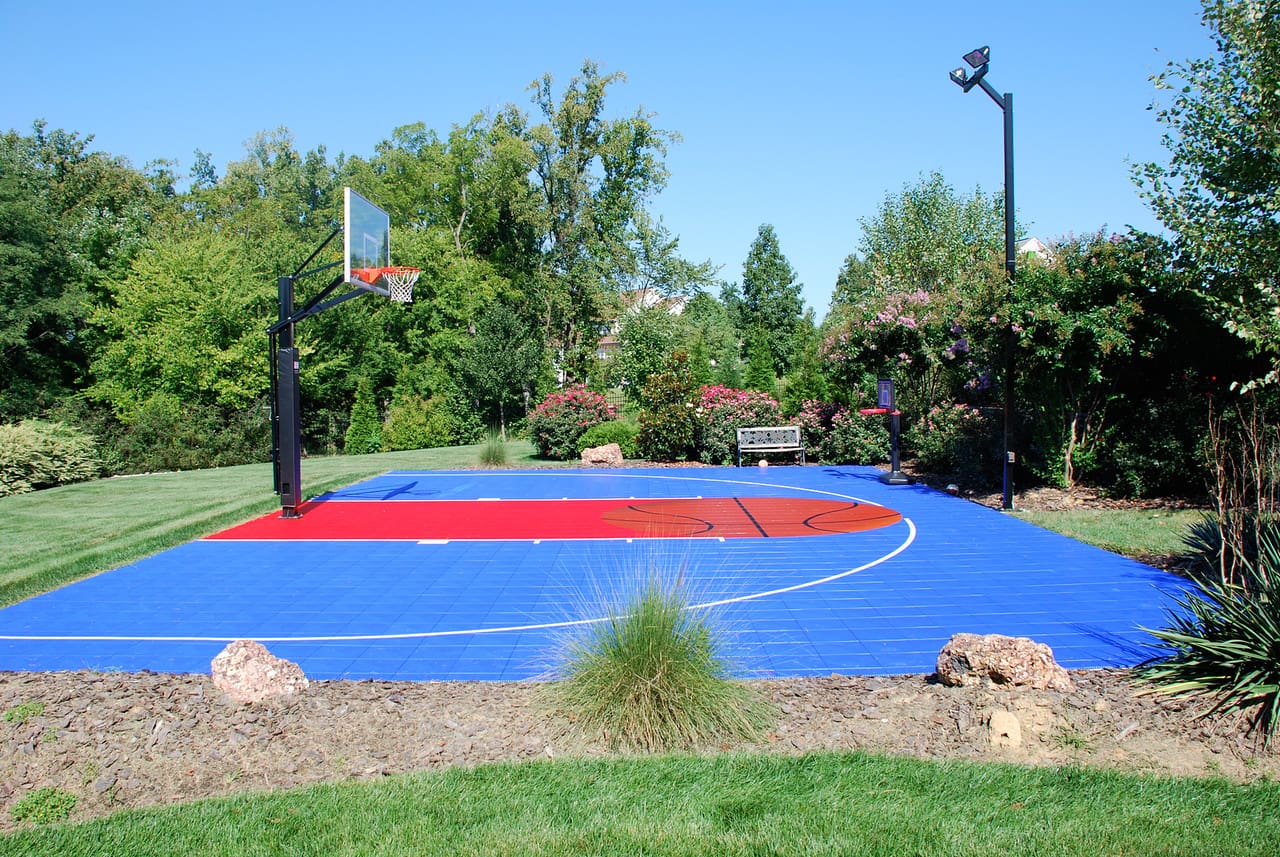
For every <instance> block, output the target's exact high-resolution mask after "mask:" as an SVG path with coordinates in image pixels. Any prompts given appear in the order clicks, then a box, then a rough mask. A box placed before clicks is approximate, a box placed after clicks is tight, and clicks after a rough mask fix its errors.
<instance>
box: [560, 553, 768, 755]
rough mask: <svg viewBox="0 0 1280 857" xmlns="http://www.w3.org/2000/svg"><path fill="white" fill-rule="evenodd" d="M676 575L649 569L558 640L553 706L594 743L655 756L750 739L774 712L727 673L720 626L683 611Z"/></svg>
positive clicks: (685, 598) (683, 593) (682, 594)
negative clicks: (600, 616) (600, 615)
mask: <svg viewBox="0 0 1280 857" xmlns="http://www.w3.org/2000/svg"><path fill="white" fill-rule="evenodd" d="M689 604H690V598H689V597H688V593H687V590H686V587H685V584H684V581H683V575H678V576H677V577H676V578H675V580H666V579H664V578H663V575H661V574H660V573H657V572H652V571H651V572H650V574H649V575H648V577H647V579H646V580H644V581H643V582H642V583H640V584H639V585H638V586H637V588H636V590H635V591H633V592H631V593H630V594H628V595H624V597H623V598H621V599H617V600H613V601H610V602H609V603H606V604H604V605H603V608H604V611H605V616H606V618H605V619H604V620H602V621H600V622H598V623H594V624H592V625H589V626H587V630H585V631H584V632H582V633H580V634H579V635H577V636H575V637H572V638H570V639H569V640H567V641H566V643H565V649H564V653H563V659H564V660H563V665H562V666H561V668H560V670H559V673H560V678H559V680H557V681H554V682H551V683H550V684H549V685H548V686H547V690H546V693H547V695H548V698H549V702H550V704H551V705H552V707H553V708H555V709H556V710H558V711H560V712H562V713H563V714H564V715H566V716H568V717H569V718H570V719H571V720H572V721H573V723H574V725H575V726H576V727H577V728H578V729H580V730H581V731H582V732H583V733H584V734H585V735H587V736H588V737H589V738H591V739H592V740H597V741H600V742H602V743H604V744H607V745H608V746H610V747H613V748H622V749H633V750H647V751H656V752H661V751H665V750H670V749H676V748H691V747H696V746H702V745H708V744H716V743H722V742H724V741H729V740H739V739H741V740H756V739H759V738H760V737H761V735H762V734H763V732H764V730H765V729H766V728H767V726H768V724H769V723H770V722H771V720H772V719H773V716H774V712H773V710H772V707H771V706H770V705H769V704H768V703H767V702H765V701H764V700H763V699H762V698H761V697H760V696H759V695H758V694H757V693H756V692H755V691H754V690H753V689H752V688H750V687H749V686H747V685H745V684H743V683H741V682H736V681H733V680H732V679H730V678H729V677H728V668H727V665H726V663H725V662H724V660H723V659H722V658H721V657H720V656H719V654H718V649H719V648H720V646H719V640H718V638H719V636H720V632H719V631H718V629H716V628H715V627H713V625H712V623H711V619H710V618H709V617H708V616H707V614H706V613H705V611H701V610H690V609H689Z"/></svg>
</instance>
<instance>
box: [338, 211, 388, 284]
mask: <svg viewBox="0 0 1280 857" xmlns="http://www.w3.org/2000/svg"><path fill="white" fill-rule="evenodd" d="M342 227H343V229H342V232H343V239H342V243H343V258H344V260H345V268H344V277H345V280H346V282H348V283H351V284H352V285H356V286H369V285H372V284H373V282H374V281H375V280H377V278H378V273H376V272H374V271H371V270H370V269H375V270H376V269H381V268H386V267H389V266H390V265H391V217H390V216H389V215H388V214H387V213H386V212H385V211H383V210H382V209H381V208H378V206H376V205H374V204H373V203H372V202H370V201H369V200H367V199H365V198H364V197H363V196H361V195H360V194H358V193H356V192H355V191H354V190H352V189H351V188H349V187H348V188H343V189H342Z"/></svg>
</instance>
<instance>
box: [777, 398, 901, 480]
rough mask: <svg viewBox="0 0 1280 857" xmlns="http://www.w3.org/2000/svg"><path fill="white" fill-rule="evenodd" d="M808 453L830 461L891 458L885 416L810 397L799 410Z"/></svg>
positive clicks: (867, 461) (862, 461)
mask: <svg viewBox="0 0 1280 857" xmlns="http://www.w3.org/2000/svg"><path fill="white" fill-rule="evenodd" d="M795 421H796V423H797V424H798V425H799V426H800V430H801V432H802V434H803V437H804V442H805V449H806V450H808V456H809V457H810V458H812V459H816V460H818V461H823V462H826V463H829V464H879V463H880V462H882V461H888V460H889V428H888V425H887V424H886V421H885V418H884V417H879V416H863V415H862V414H860V413H858V411H857V410H855V409H852V408H847V407H844V406H842V405H837V404H834V403H831V402H819V401H813V400H810V401H807V402H805V403H804V406H803V407H802V408H801V409H800V411H799V412H798V413H797V414H796V417H795Z"/></svg>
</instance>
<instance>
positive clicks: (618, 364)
mask: <svg viewBox="0 0 1280 857" xmlns="http://www.w3.org/2000/svg"><path fill="white" fill-rule="evenodd" d="M676 336H677V321H676V317H675V316H673V315H672V314H671V313H670V312H668V311H667V308H666V307H665V306H663V305H662V304H660V303H659V304H656V305H654V306H648V307H639V308H636V309H634V310H631V311H629V312H628V313H627V315H626V317H625V318H624V319H623V320H622V326H621V328H620V329H619V330H618V353H617V356H616V357H615V358H614V365H613V367H611V376H612V377H614V378H616V379H617V384H618V385H619V386H621V387H622V389H623V392H624V393H625V394H626V396H627V400H628V401H630V402H637V401H639V399H640V395H641V392H642V391H643V390H644V385H645V383H646V382H648V380H649V376H651V375H654V374H656V373H658V372H661V371H662V370H663V369H664V368H665V367H666V365H667V363H668V362H669V361H670V359H671V354H672V352H674V351H675V348H676Z"/></svg>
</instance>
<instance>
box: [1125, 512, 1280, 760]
mask: <svg viewBox="0 0 1280 857" xmlns="http://www.w3.org/2000/svg"><path fill="white" fill-rule="evenodd" d="M1245 564H1246V565H1247V566H1248V571H1247V573H1246V575H1245V576H1246V577H1247V578H1248V579H1250V580H1252V581H1253V584H1254V585H1252V586H1242V585H1239V584H1234V583H1228V582H1225V581H1221V580H1219V581H1214V580H1205V579H1200V580H1196V581H1195V582H1194V584H1193V585H1192V587H1191V588H1190V589H1189V590H1188V591H1187V592H1185V593H1184V594H1183V595H1181V596H1178V597H1176V598H1175V599H1174V600H1175V601H1176V603H1177V607H1176V608H1174V609H1172V610H1170V611H1169V624H1168V625H1166V626H1165V627H1164V628H1161V629H1158V630H1154V631H1151V634H1152V635H1154V636H1155V637H1156V639H1157V640H1158V641H1159V643H1158V646H1159V648H1160V649H1161V650H1162V654H1161V655H1160V656H1158V657H1157V658H1155V659H1153V660H1152V661H1150V662H1148V663H1147V664H1145V665H1144V667H1143V668H1142V671H1141V673H1140V674H1141V676H1142V678H1143V680H1145V681H1147V682H1150V683H1152V684H1154V685H1155V687H1156V690H1157V691H1158V692H1160V693H1164V694H1167V695H1170V696H1192V697H1207V698H1209V699H1211V700H1212V705H1211V706H1210V707H1209V709H1208V710H1207V712H1206V714H1207V715H1213V714H1218V713H1230V712H1245V713H1248V714H1249V715H1250V728H1251V729H1252V730H1256V731H1257V732H1259V733H1260V734H1261V735H1262V738H1263V741H1264V743H1268V742H1270V740H1271V738H1272V737H1273V736H1274V734H1275V730H1276V727H1277V725H1278V724H1280V528H1275V527H1273V528H1271V529H1270V530H1269V531H1267V532H1265V533H1264V534H1263V537H1262V540H1261V542H1260V543H1259V544H1258V546H1257V556H1256V558H1254V559H1252V560H1247V561H1245Z"/></svg>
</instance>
